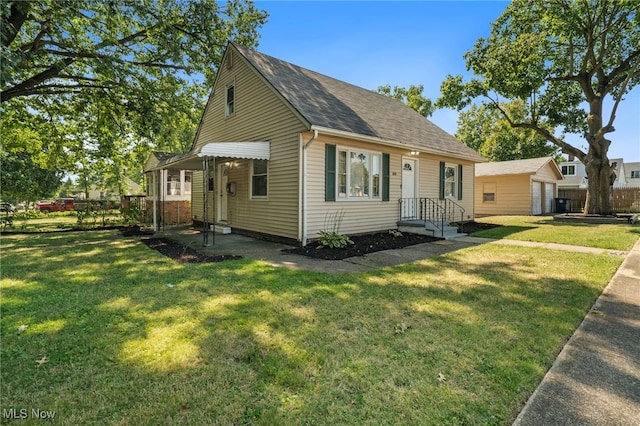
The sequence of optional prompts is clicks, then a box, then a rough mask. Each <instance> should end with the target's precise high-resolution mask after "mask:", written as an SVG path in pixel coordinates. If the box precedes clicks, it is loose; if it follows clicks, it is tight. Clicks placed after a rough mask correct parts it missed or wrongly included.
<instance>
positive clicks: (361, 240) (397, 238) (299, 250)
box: [282, 232, 439, 260]
mask: <svg viewBox="0 0 640 426" xmlns="http://www.w3.org/2000/svg"><path fill="white" fill-rule="evenodd" d="M350 238H351V240H352V241H353V244H349V245H348V246H347V247H344V248H330V247H323V246H322V245H321V244H320V243H318V242H317V241H313V242H311V243H309V244H307V245H306V246H305V247H296V248H291V249H284V250H282V251H283V252H285V253H294V254H301V255H303V256H308V257H313V258H316V259H323V260H341V259H346V258H348V257H353V256H364V255H365V254H368V253H374V252H376V251H382V250H389V249H398V248H403V247H408V246H412V245H415V244H421V243H430V242H433V241H438V240H439V238H434V237H429V236H427V235H416V234H406V233H403V234H399V233H398V234H394V233H391V232H378V233H375V234H366V235H356V236H352V237H350Z"/></svg>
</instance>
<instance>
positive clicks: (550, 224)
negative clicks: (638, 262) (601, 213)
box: [472, 216, 640, 250]
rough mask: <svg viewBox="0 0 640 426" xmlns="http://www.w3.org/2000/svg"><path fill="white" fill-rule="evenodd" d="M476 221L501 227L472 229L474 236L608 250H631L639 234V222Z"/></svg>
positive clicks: (505, 218)
mask: <svg viewBox="0 0 640 426" xmlns="http://www.w3.org/2000/svg"><path fill="white" fill-rule="evenodd" d="M476 222H481V223H494V224H499V225H502V226H501V227H499V228H493V229H488V230H485V231H479V232H475V233H473V234H472V236H474V237H484V238H498V239H503V238H508V239H512V240H522V241H537V242H543V243H559V244H569V245H575V246H585V247H597V248H603V249H611V250H630V249H631V247H633V244H634V243H635V242H636V240H637V239H638V237H640V223H636V224H634V225H630V224H591V223H567V222H556V221H554V220H553V217H551V216H491V217H485V218H479V219H476Z"/></svg>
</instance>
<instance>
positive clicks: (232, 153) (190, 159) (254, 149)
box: [145, 141, 270, 172]
mask: <svg viewBox="0 0 640 426" xmlns="http://www.w3.org/2000/svg"><path fill="white" fill-rule="evenodd" d="M203 157H216V158H221V159H227V158H228V159H238V158H240V159H248V160H269V158H270V147H269V142H263V141H256V142H211V143H207V144H204V145H202V146H200V147H199V148H198V149H196V150H194V151H189V152H187V153H184V154H176V155H172V156H169V157H167V158H163V159H162V160H160V161H158V163H157V164H155V165H152V166H150V167H149V166H148V167H147V168H146V169H145V172H150V171H153V170H161V169H172V170H202V158H203Z"/></svg>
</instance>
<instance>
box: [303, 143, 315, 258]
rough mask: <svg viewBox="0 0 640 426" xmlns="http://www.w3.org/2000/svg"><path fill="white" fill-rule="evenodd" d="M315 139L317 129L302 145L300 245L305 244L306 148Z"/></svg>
mask: <svg viewBox="0 0 640 426" xmlns="http://www.w3.org/2000/svg"><path fill="white" fill-rule="evenodd" d="M316 139H318V131H317V130H314V131H313V136H312V137H311V139H309V140H308V141H307V142H306V143H305V144H304V145H303V146H302V241H301V242H302V247H304V246H306V245H307V234H308V230H307V148H309V145H311V144H312V143H313V142H314V141H315V140H316Z"/></svg>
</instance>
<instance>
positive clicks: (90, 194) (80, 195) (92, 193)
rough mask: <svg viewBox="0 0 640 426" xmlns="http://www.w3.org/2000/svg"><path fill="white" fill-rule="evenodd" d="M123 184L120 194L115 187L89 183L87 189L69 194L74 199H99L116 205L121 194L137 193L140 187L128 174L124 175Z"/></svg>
mask: <svg viewBox="0 0 640 426" xmlns="http://www.w3.org/2000/svg"><path fill="white" fill-rule="evenodd" d="M123 186H124V188H123V191H124V193H122V194H120V193H119V191H118V189H117V188H107V187H105V186H104V185H101V186H98V185H91V186H89V189H88V190H87V191H85V190H83V189H78V190H75V191H71V195H72V196H73V198H75V199H76V200H100V201H103V202H109V204H110V205H112V206H117V205H119V204H120V201H121V197H122V196H125V195H131V194H139V193H140V191H141V189H142V188H141V186H140V185H139V184H138V183H136V182H135V181H133V180H132V179H131V178H129V177H128V176H124V179H123Z"/></svg>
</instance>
